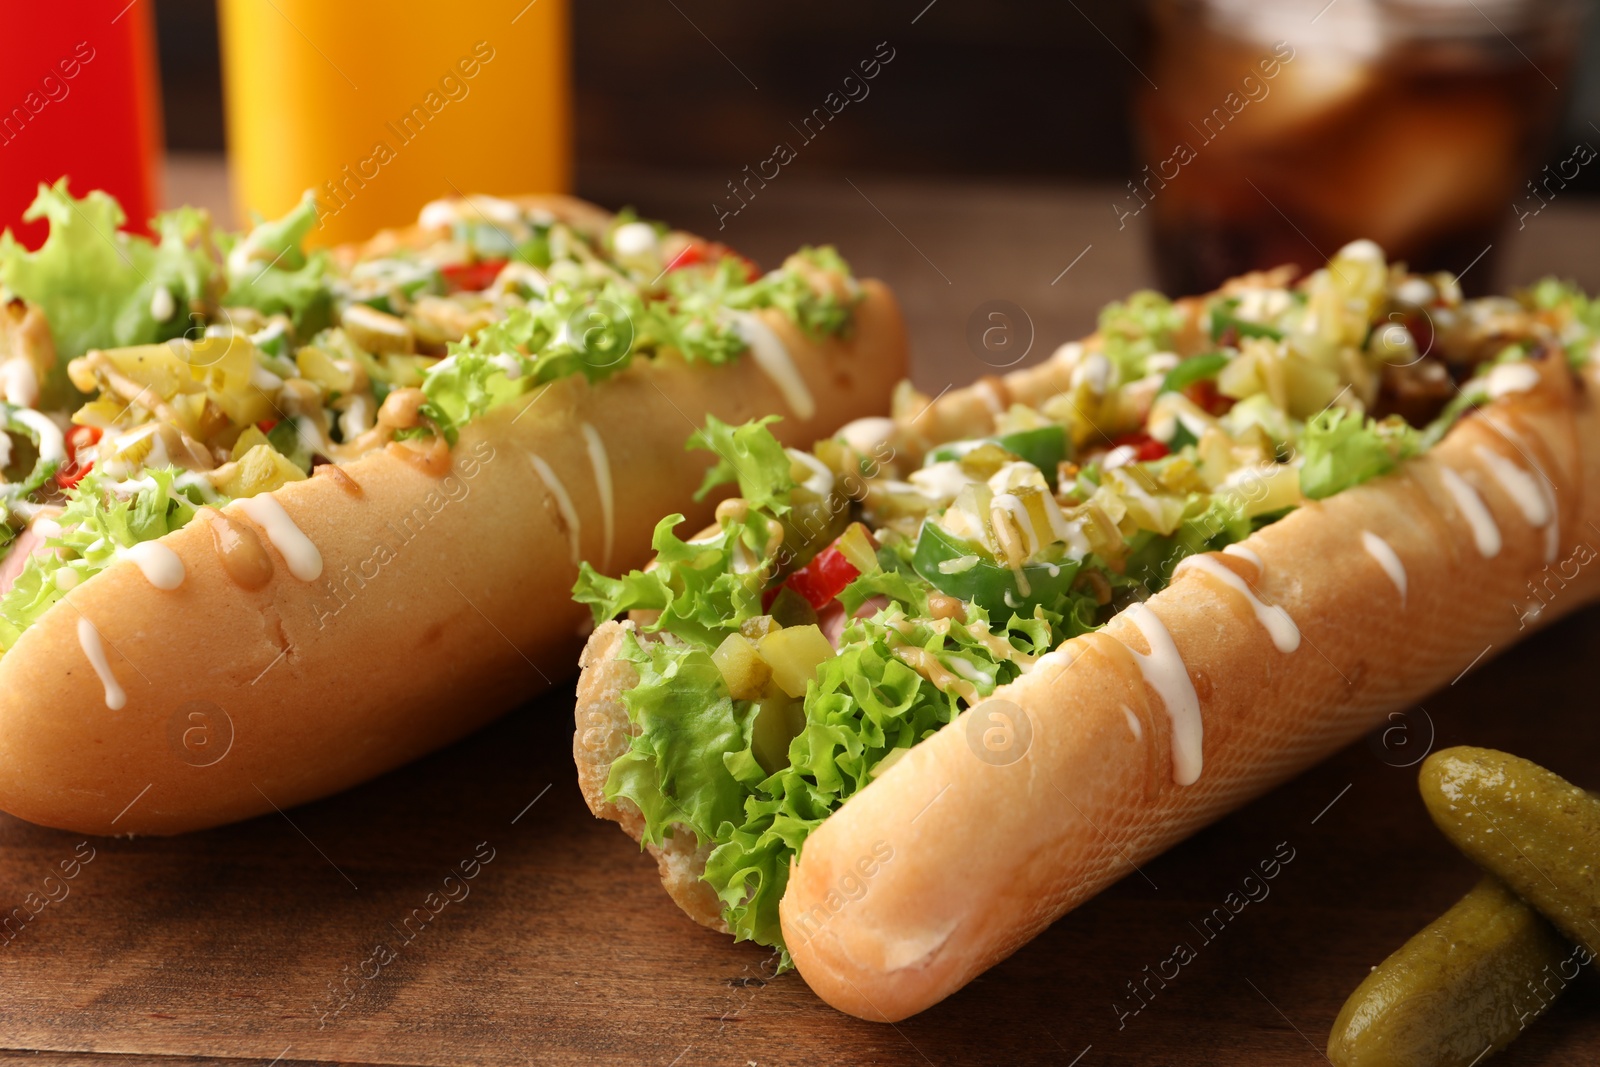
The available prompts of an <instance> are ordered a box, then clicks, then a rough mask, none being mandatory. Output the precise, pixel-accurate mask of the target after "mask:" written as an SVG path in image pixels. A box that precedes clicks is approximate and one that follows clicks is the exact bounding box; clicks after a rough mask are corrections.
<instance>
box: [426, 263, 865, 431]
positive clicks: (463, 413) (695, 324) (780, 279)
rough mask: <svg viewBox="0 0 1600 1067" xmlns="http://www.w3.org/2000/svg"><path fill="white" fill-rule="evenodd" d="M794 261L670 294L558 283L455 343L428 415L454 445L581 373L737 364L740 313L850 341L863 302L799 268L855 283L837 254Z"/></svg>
mask: <svg viewBox="0 0 1600 1067" xmlns="http://www.w3.org/2000/svg"><path fill="white" fill-rule="evenodd" d="M796 256H797V257H798V258H799V263H800V266H795V267H791V266H785V267H782V268H779V269H778V270H775V271H772V272H770V273H768V274H765V275H763V276H761V277H759V278H756V279H754V280H751V279H749V278H748V277H747V276H746V274H745V266H744V263H743V261H742V260H739V259H737V258H735V257H732V256H728V257H725V258H723V259H721V260H719V261H718V262H717V264H716V266H715V267H714V268H713V270H712V271H711V272H710V273H709V275H708V274H706V273H704V272H699V271H678V272H668V273H667V274H665V275H664V276H663V277H662V279H661V280H660V284H661V285H662V287H663V289H662V292H661V293H659V294H652V295H651V296H650V297H649V298H647V297H646V295H644V294H641V293H640V291H639V290H638V289H637V288H636V287H635V286H633V285H631V284H629V283H625V282H621V281H618V280H616V279H614V278H602V279H600V280H593V281H586V282H583V283H580V284H567V283H557V284H553V285H551V287H550V290H549V291H548V292H547V293H545V294H544V297H543V299H541V300H539V301H537V302H534V303H532V304H530V305H528V306H526V307H523V308H518V309H516V310H515V311H512V312H511V313H510V314H509V315H507V316H506V317H505V319H503V320H502V321H500V322H496V323H494V324H492V325H490V326H489V327H487V328H486V329H484V330H483V331H482V332H480V333H479V334H478V335H477V336H476V337H474V338H473V339H471V340H470V341H465V342H459V343H456V344H452V345H450V346H449V358H446V359H445V360H443V361H441V362H440V363H438V364H437V365H435V366H433V367H430V368H429V369H428V370H427V372H426V373H425V376H424V381H423V385H422V390H423V392H424V393H426V394H427V396H428V405H427V407H426V409H425V412H426V414H427V415H428V416H429V417H430V418H432V419H433V420H434V421H435V422H436V423H438V424H439V425H440V427H441V428H442V429H444V431H445V433H446V435H447V436H448V437H449V438H450V439H451V440H452V442H453V441H454V440H455V436H456V434H457V433H458V432H459V429H460V427H461V426H462V425H464V424H465V423H467V422H468V421H470V420H472V419H475V418H478V417H479V416H481V415H483V414H484V413H485V412H487V411H488V410H490V409H491V408H493V407H495V406H497V405H499V404H502V403H505V402H506V401H508V400H510V399H513V398H515V397H517V396H520V395H522V394H524V393H526V392H528V391H529V390H531V389H533V388H535V387H537V386H539V385H543V384H545V383H547V382H551V381H554V380H556V379H558V378H564V377H567V376H570V375H573V374H581V375H583V376H584V377H585V378H587V379H588V380H589V381H590V382H600V381H603V380H605V379H607V378H610V377H611V376H613V375H616V374H620V373H621V372H622V371H624V370H626V369H627V368H628V367H629V366H630V365H631V364H632V362H633V360H634V359H635V358H640V357H650V356H655V355H659V354H661V353H663V352H675V353H677V354H678V355H679V356H681V357H682V358H683V359H686V360H688V361H690V362H693V363H704V364H707V365H710V366H717V365H721V364H724V363H729V362H731V361H732V360H734V359H737V358H738V357H739V356H740V355H742V354H743V353H744V352H745V351H746V350H747V349H748V348H749V344H748V342H746V340H745V339H744V337H743V335H742V334H741V333H740V332H739V329H738V323H737V315H738V314H739V313H741V312H747V311H755V310H760V309H763V308H777V309H778V310H780V311H782V312H783V313H784V314H786V315H787V316H789V318H791V319H792V320H793V321H794V322H795V323H796V324H797V325H799V326H800V327H801V329H802V330H804V331H805V332H807V333H809V334H812V335H818V336H820V335H824V334H834V335H837V334H843V333H844V332H845V331H847V330H848V329H849V325H850V320H851V319H850V317H851V314H852V312H853V311H854V308H855V301H854V300H840V299H839V298H838V297H836V296H834V295H833V294H831V293H818V292H816V291H815V290H814V289H813V288H812V286H811V283H810V281H809V280H808V279H807V278H806V276H805V273H804V271H803V270H802V269H801V267H803V266H810V267H814V268H818V269H823V270H828V271H836V272H838V273H840V274H841V275H843V276H844V277H846V278H848V277H849V270H850V268H849V265H848V264H847V263H845V261H844V260H843V259H842V258H840V256H839V254H838V253H837V252H835V251H833V250H832V249H831V248H823V249H804V250H802V251H801V252H799V253H796Z"/></svg>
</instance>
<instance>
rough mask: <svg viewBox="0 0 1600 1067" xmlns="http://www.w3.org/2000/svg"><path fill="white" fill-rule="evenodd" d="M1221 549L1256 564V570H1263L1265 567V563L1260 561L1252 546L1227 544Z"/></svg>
mask: <svg viewBox="0 0 1600 1067" xmlns="http://www.w3.org/2000/svg"><path fill="white" fill-rule="evenodd" d="M1222 551H1224V552H1226V553H1227V554H1228V555H1230V556H1238V557H1239V558H1240V559H1247V560H1249V561H1250V562H1251V563H1254V564H1255V565H1256V570H1258V571H1264V570H1266V569H1267V567H1266V564H1264V563H1262V562H1261V557H1260V556H1258V555H1256V552H1255V549H1253V548H1246V547H1244V546H1243V545H1228V546H1227V547H1226V548H1224V549H1223V550H1222Z"/></svg>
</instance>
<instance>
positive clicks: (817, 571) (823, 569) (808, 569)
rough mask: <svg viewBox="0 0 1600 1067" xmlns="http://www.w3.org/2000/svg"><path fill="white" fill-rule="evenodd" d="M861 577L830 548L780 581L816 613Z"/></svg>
mask: <svg viewBox="0 0 1600 1067" xmlns="http://www.w3.org/2000/svg"><path fill="white" fill-rule="evenodd" d="M860 576H861V572H860V571H858V570H856V568H855V565H854V564H853V563H851V562H850V561H849V560H848V559H845V557H844V553H843V552H840V551H839V550H838V549H837V548H834V547H833V546H832V545H830V546H828V547H827V548H825V549H823V550H822V551H821V552H818V553H817V554H816V556H815V557H813V558H812V560H811V562H810V563H807V564H806V565H805V566H804V567H801V568H800V569H799V570H797V571H795V572H794V573H793V574H791V575H789V577H788V578H787V579H785V580H784V583H783V584H784V585H786V586H788V587H789V588H790V589H793V590H794V591H795V592H796V593H799V594H800V595H801V596H803V597H805V598H806V602H807V603H808V604H810V605H811V606H812V607H813V608H816V609H818V610H819V611H820V610H821V609H822V608H825V607H827V606H828V605H829V604H831V603H833V602H834V600H836V599H838V596H839V594H840V593H842V592H844V587H845V586H847V585H849V584H850V583H851V582H853V581H855V580H856V579H857V578H859V577H860Z"/></svg>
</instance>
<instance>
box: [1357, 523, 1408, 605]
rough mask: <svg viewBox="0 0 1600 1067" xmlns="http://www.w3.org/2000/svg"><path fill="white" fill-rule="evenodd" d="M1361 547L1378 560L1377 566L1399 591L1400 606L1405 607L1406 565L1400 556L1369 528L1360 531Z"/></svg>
mask: <svg viewBox="0 0 1600 1067" xmlns="http://www.w3.org/2000/svg"><path fill="white" fill-rule="evenodd" d="M1361 547H1362V548H1364V549H1366V550H1367V555H1369V556H1371V557H1372V558H1373V559H1375V560H1377V561H1378V566H1380V567H1382V568H1383V573H1385V574H1387V575H1388V576H1389V580H1390V581H1391V582H1393V583H1394V587H1395V589H1396V590H1398V591H1399V593H1400V606H1401V607H1405V606H1406V565H1405V564H1404V563H1401V562H1400V556H1399V555H1398V554H1397V553H1396V552H1395V550H1394V549H1393V548H1391V547H1390V546H1389V542H1387V541H1385V540H1384V539H1383V538H1381V537H1379V536H1378V535H1377V534H1375V533H1373V532H1372V531H1371V530H1362V531H1361Z"/></svg>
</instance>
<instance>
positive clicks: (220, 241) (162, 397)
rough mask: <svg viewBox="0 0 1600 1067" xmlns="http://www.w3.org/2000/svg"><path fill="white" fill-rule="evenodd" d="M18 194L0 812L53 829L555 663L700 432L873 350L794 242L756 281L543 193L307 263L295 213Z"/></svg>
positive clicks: (195, 801)
mask: <svg viewBox="0 0 1600 1067" xmlns="http://www.w3.org/2000/svg"><path fill="white" fill-rule="evenodd" d="M34 210H35V213H36V214H41V215H45V216H47V217H49V218H50V220H51V222H52V232H51V236H50V238H49V240H48V241H47V242H46V244H45V245H44V246H43V247H42V248H40V249H39V250H38V251H36V252H29V251H27V250H26V249H24V248H22V247H21V245H20V244H18V243H17V242H15V241H14V240H13V239H12V238H11V237H10V236H9V235H6V236H5V237H0V284H3V286H4V287H5V296H6V298H7V300H8V303H6V304H5V305H4V309H5V314H4V317H3V318H0V356H3V357H4V361H3V362H0V385H3V386H4V392H5V396H4V399H5V401H6V404H5V407H4V414H5V419H6V426H5V429H6V431H7V433H6V435H5V438H4V442H5V444H6V445H7V450H6V451H7V456H6V464H5V468H6V469H5V474H4V477H5V479H6V486H5V492H6V495H7V498H8V508H9V517H8V525H7V526H6V528H5V534H6V536H5V541H6V542H9V551H8V555H7V556H6V560H5V564H4V569H3V571H0V573H3V574H4V589H3V590H0V650H3V655H0V758H3V763H4V769H3V770H0V808H4V809H5V810H7V811H9V812H12V813H14V814H17V815H20V816H22V817H23V818H26V819H30V820H32V821H35V822H40V823H44V824H46V825H51V826H58V827H65V828H70V829H73V830H76V831H80V832H89V833H175V832H179V831H184V830H191V829H196V828H199V827H205V826H212V825H216V824H218V823H222V822H227V821H230V820H234V819H240V818H245V817H248V816H251V815H254V814H258V813H261V812H266V811H271V810H273V809H274V808H275V807H276V808H284V807H288V806H290V805H292V804H297V803H301V802H304V801H306V800H310V799H313V798H315V797H320V796H324V795H326V794H328V793H331V792H334V791H336V790H338V789H342V788H345V787H347V786H349V785H351V784H354V783H356V782H359V781H361V780H363V779H365V778H368V777H370V776H372V775H374V774H378V773H380V772H382V771H384V770H387V769H389V768H392V767H394V766H397V765H399V764H401V763H403V762H405V761H407V760H410V759H413V758H415V757H416V756H418V755H421V754H422V753H424V752H427V751H428V750H430V749H432V748H434V747H436V746H438V745H441V744H443V743H446V742H448V741H450V740H451V739H453V738H456V737H459V736H461V735H462V734H464V733H466V732H468V731H470V730H472V729H474V728H476V727H478V726H480V725H482V724H483V723H484V722H487V721H488V720H489V719H491V718H493V717H494V716H496V715H498V714H500V713H501V712H502V711H504V710H506V708H508V707H509V706H511V705H512V704H513V703H514V702H515V701H517V700H519V699H522V698H524V697H526V696H527V695H528V694H529V693H532V692H536V691H538V690H539V689H540V688H543V687H544V686H546V685H548V684H550V682H551V681H552V680H553V679H558V678H560V677H562V676H563V674H564V673H565V672H566V671H567V670H568V667H569V665H570V664H571V662H572V656H573V653H574V652H575V651H576V649H577V647H578V644H579V642H580V641H581V634H580V629H582V628H583V626H584V619H585V614H586V613H585V612H583V611H582V610H581V609H579V608H577V607H575V606H574V605H572V603H571V601H570V599H569V598H568V597H567V596H566V595H564V594H565V590H566V589H567V588H569V587H570V585H571V584H572V581H573V580H574V578H575V577H576V575H577V567H578V563H579V561H580V560H582V559H592V560H594V561H595V562H596V563H597V564H599V565H610V566H625V565H638V564H640V563H642V562H643V561H644V560H645V558H646V557H647V555H648V552H649V549H650V540H649V537H650V523H651V522H652V521H653V519H654V517H655V516H656V515H657V514H658V513H659V512H660V511H662V510H664V509H666V508H667V507H669V506H674V505H675V503H676V501H677V500H678V499H680V498H681V497H682V496H683V495H685V494H687V493H688V492H690V491H692V490H693V488H694V487H695V486H696V485H697V484H698V483H699V480H700V478H701V475H702V473H703V469H704V466H705V464H703V463H700V462H699V461H698V460H697V459H696V458H695V457H694V456H692V455H688V454H685V453H684V451H683V442H684V440H685V438H686V437H687V436H688V435H689V434H690V433H691V432H692V430H693V429H694V426H695V425H696V424H697V423H698V422H699V421H701V420H703V419H704V418H705V416H706V415H707V413H720V414H721V415H722V416H723V417H726V418H730V419H738V420H743V419H747V418H751V417H754V416H756V415H759V414H763V413H766V412H769V411H771V412H783V413H784V414H785V415H786V416H787V417H788V419H789V421H790V423H791V424H792V426H793V431H792V432H793V433H795V434H797V435H799V436H796V437H795V438H794V439H795V440H802V439H805V438H807V437H809V436H813V435H815V434H817V433H824V432H827V431H828V430H829V429H831V428H832V427H833V426H835V425H837V424H838V423H839V422H840V421H843V420H845V419H848V418H850V417H852V416H854V415H858V414H863V413H865V412H867V411H870V410H872V409H873V408H874V407H876V406H878V405H879V404H881V403H883V402H884V401H885V400H886V399H887V396H888V392H889V388H890V386H891V385H892V383H893V381H894V380H895V379H896V378H897V377H898V376H899V375H900V374H901V373H902V371H903V366H904V349H905V340H904V333H903V329H902V326H901V322H900V317H899V313H898V310H897V308H896V306H895V304H894V301H893V299H892V297H891V296H890V295H889V294H888V292H887V290H886V289H884V288H883V287H882V286H881V285H879V284H878V283H876V282H871V281H866V282H857V281H856V280H855V279H854V278H853V277H852V276H851V275H850V273H849V271H848V268H847V267H845V265H844V263H843V261H842V260H841V259H839V258H838V256H837V255H836V254H834V253H833V252H832V251H830V250H826V249H822V250H805V251H802V252H801V253H798V254H797V255H796V256H794V257H791V259H790V260H789V261H788V262H787V263H786V264H785V265H784V266H782V267H780V268H779V269H777V270H774V271H772V272H769V273H767V274H764V275H763V274H760V273H759V272H757V271H756V270H755V269H754V267H753V266H752V265H751V264H749V262H748V261H746V260H744V259H742V258H741V257H739V256H737V255H736V254H734V253H733V252H731V251H729V250H728V249H725V248H723V247H721V246H719V245H715V244H712V243H711V242H707V241H704V240H702V239H700V238H697V237H694V236H692V235H689V234H683V233H678V232H674V231H670V230H668V229H667V228H666V227H664V226H659V225H656V224H652V223H648V222H645V221H642V220H639V219H636V218H633V217H632V216H630V215H621V216H614V215H611V214H609V213H607V212H604V211H602V210H600V209H598V208H595V207H593V206H592V205H587V204H583V203H581V202H579V201H574V200H570V199H565V198H559V197H555V198H524V199H519V200H501V199H495V198H488V197H471V198H467V199H464V200H449V201H441V202H438V203H436V204H432V205H429V206H428V207H427V208H425V209H424V211H423V213H422V216H421V219H420V221H419V223H418V225H417V226H415V227H413V228H411V229H409V230H406V231H401V232H396V233H391V234H385V235H380V236H379V237H377V238H375V239H374V240H373V241H371V242H368V243H367V244H366V245H364V246H362V247H359V248H345V249H339V250H337V251H335V252H332V253H329V252H306V251H304V250H303V248H302V245H301V241H302V238H304V237H305V236H306V234H307V233H308V232H309V231H310V229H311V228H312V227H314V226H315V223H316V215H315V207H314V203H313V202H312V201H311V200H310V199H309V198H308V199H307V200H306V201H305V202H304V203H303V204H302V205H301V206H300V207H299V208H297V209H296V211H295V212H293V213H292V214H291V215H290V216H288V217H287V218H285V219H283V220H278V221H275V222H268V223H263V224H261V225H259V226H257V227H256V228H255V229H254V230H251V231H250V232H248V233H245V234H237V235H232V234H221V233H218V232H217V231H215V230H214V229H213V228H212V227H211V226H210V224H209V221H208V220H207V219H206V218H205V217H204V216H203V215H202V214H200V213H197V212H193V211H188V210H185V211H180V212H176V213H172V214H169V215H166V216H163V217H162V218H160V219H158V220H157V221H156V223H155V225H154V229H155V230H156V232H157V234H158V238H157V240H155V241H146V240H144V239H142V238H138V237H134V236H132V235H128V234H124V233H120V232H118V227H119V225H120V223H121V221H122V219H121V217H120V211H119V210H118V209H117V208H116V205H115V204H114V203H113V202H111V201H110V200H109V198H107V197H105V196H104V195H103V194H91V195H90V196H89V197H88V198H86V199H85V200H83V201H75V200H73V199H72V198H71V196H70V194H69V193H68V192H67V190H66V187H65V184H64V183H62V184H61V185H58V186H56V187H54V188H49V187H41V192H40V198H39V201H38V203H37V204H36V206H35V209H34ZM69 416H70V421H69ZM712 504H713V502H712V501H707V502H706V503H705V504H704V505H703V506H702V509H703V510H704V513H705V514H706V515H708V516H709V514H710V511H709V509H710V508H711V506H712ZM607 561H609V564H608V562H607Z"/></svg>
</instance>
